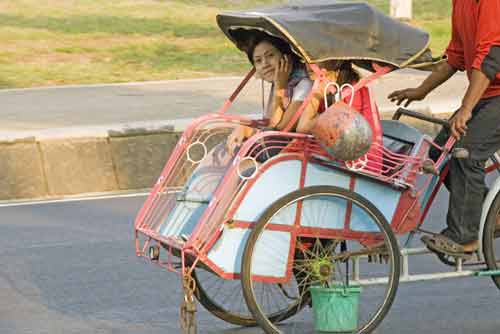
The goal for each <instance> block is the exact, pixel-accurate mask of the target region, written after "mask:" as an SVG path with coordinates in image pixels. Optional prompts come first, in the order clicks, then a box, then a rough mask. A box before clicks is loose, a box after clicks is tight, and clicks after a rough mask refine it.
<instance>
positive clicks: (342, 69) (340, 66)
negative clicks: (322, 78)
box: [328, 60, 360, 86]
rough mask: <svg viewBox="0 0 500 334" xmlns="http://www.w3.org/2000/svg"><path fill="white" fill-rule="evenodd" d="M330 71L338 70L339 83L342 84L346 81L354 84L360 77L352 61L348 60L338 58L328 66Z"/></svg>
mask: <svg viewBox="0 0 500 334" xmlns="http://www.w3.org/2000/svg"><path fill="white" fill-rule="evenodd" d="M328 70H330V71H338V76H337V83H338V84H339V85H340V86H342V85H343V84H345V83H348V84H352V83H355V82H357V81H359V79H360V75H359V73H358V71H356V70H355V69H354V68H352V63H351V62H350V61H346V60H336V61H332V62H331V63H330V66H328Z"/></svg>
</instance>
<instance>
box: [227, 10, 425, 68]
mask: <svg viewBox="0 0 500 334" xmlns="http://www.w3.org/2000/svg"><path fill="white" fill-rule="evenodd" d="M217 23H218V25H219V27H220V28H221V30H222V31H223V32H224V34H225V35H226V36H227V37H228V38H229V39H230V40H231V41H232V42H233V43H234V44H235V45H236V46H237V47H238V48H239V49H241V50H245V47H246V46H247V45H248V41H249V40H250V38H251V36H252V31H255V30H260V31H264V32H266V33H268V34H271V35H273V36H276V37H279V38H282V39H284V40H285V41H287V42H288V43H290V45H291V46H292V48H293V50H294V52H295V53H297V54H298V55H299V56H300V57H301V58H302V59H304V61H305V62H307V63H318V62H322V61H326V60H351V61H353V62H354V63H356V64H357V65H359V66H361V67H364V68H367V69H369V70H372V68H371V62H372V61H375V62H377V63H379V64H382V65H392V66H395V67H397V68H405V67H410V68H423V67H426V66H428V65H431V64H432V63H433V59H432V54H431V52H430V50H429V42H430V37H429V34H428V33H427V32H425V31H423V30H420V29H417V28H415V27H412V26H410V25H408V24H405V23H402V22H399V21H397V20H395V19H392V18H391V17H389V16H387V15H385V14H384V13H382V12H381V11H380V10H378V9H377V8H375V7H373V6H371V5H369V4H367V3H364V2H341V1H307V2H300V3H293V4H286V5H281V6H277V7H270V8H263V9H256V10H249V11H240V12H224V13H221V14H219V15H217Z"/></svg>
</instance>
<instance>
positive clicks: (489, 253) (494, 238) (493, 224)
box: [483, 194, 500, 289]
mask: <svg viewBox="0 0 500 334" xmlns="http://www.w3.org/2000/svg"><path fill="white" fill-rule="evenodd" d="M483 253H484V258H485V260H486V264H487V266H488V270H499V269H500V265H499V264H500V194H498V195H497V196H496V198H495V200H494V201H493V203H492V204H491V207H490V210H489V211H488V215H487V216H486V222H485V225H484V232H483ZM491 278H492V279H493V282H494V283H495V285H496V286H497V287H498V288H499V289H500V276H492V277H491Z"/></svg>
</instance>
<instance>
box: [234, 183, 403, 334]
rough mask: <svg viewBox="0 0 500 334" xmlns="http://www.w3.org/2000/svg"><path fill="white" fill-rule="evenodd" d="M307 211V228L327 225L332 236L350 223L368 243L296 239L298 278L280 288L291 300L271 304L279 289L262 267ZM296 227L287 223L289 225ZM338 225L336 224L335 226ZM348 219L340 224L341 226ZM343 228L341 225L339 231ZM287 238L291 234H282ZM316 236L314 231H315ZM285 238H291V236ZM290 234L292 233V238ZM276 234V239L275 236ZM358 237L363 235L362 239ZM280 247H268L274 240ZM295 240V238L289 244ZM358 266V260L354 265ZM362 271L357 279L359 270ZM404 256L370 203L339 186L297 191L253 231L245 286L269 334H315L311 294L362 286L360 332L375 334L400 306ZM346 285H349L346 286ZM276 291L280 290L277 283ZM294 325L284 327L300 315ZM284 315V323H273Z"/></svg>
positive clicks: (303, 223) (294, 271)
mask: <svg viewBox="0 0 500 334" xmlns="http://www.w3.org/2000/svg"><path fill="white" fill-rule="evenodd" d="M298 210H300V217H301V221H300V224H301V226H302V227H307V226H320V227H323V228H324V230H323V231H326V229H328V230H329V231H330V232H331V231H332V230H331V229H332V226H341V227H340V228H343V226H344V221H345V219H346V216H347V217H350V221H351V224H356V226H358V228H361V227H362V226H364V227H365V229H366V228H367V229H368V230H369V231H370V232H368V233H366V234H365V235H364V236H363V238H364V239H360V238H358V240H353V239H352V238H350V239H349V238H342V237H338V236H337V237H335V235H332V234H330V235H329V236H328V237H325V236H324V235H314V234H313V232H310V235H306V236H301V237H298V238H297V239H296V242H295V249H294V251H293V252H291V254H293V259H292V264H291V266H292V275H291V277H290V278H289V279H288V281H287V282H286V283H283V284H281V285H280V286H282V287H283V288H284V289H286V291H288V293H287V295H286V298H281V299H278V298H271V299H270V298H266V296H265V295H262V293H261V291H263V290H264V291H265V290H266V289H267V290H268V291H269V290H270V287H271V286H272V284H273V283H265V282H264V281H265V279H264V278H262V276H256V274H255V273H257V274H259V275H262V273H261V272H259V270H260V271H262V266H263V265H265V262H266V261H269V259H270V258H272V257H273V255H274V254H276V245H277V244H278V242H279V241H278V239H277V238H279V235H278V234H276V232H277V231H280V229H279V228H278V229H277V228H276V227H277V226H279V225H283V224H286V225H293V224H294V222H295V219H296V217H297V216H298V215H297V212H298ZM287 219H288V220H291V221H288V223H287V222H286V220H287ZM336 219H337V220H339V221H337V222H336V221H335V220H336ZM340 220H341V221H340ZM339 224H340V225H339ZM282 231H284V232H282ZM310 231H313V230H312V229H311V230H310ZM280 233H284V234H283V235H282V236H283V237H284V238H285V240H288V239H286V238H287V237H286V235H285V234H286V233H287V232H286V229H281V231H280ZM288 233H289V234H290V232H288ZM273 234H274V235H273ZM358 236H359V235H358ZM273 237H274V238H275V240H276V241H275V242H269V240H272V238H273ZM288 238H289V239H291V237H290V236H289V237H288ZM355 260H356V261H355ZM353 263H355V264H356V265H355V267H356V268H357V272H356V273H354V271H353V270H352V268H353V267H354V265H353ZM399 273H400V256H399V248H398V245H397V241H396V239H395V237H394V234H393V233H392V231H391V229H390V227H389V225H388V224H387V222H386V220H385V218H384V216H383V215H382V214H381V213H380V211H379V210H378V209H377V208H376V207H374V206H373V205H372V204H371V203H370V202H368V201H367V200H366V199H364V198H363V197H361V196H359V195H357V194H355V193H353V192H351V191H348V190H345V189H341V188H337V187H330V186H317V187H316V186H315V187H309V188H305V189H301V190H298V191H295V192H292V193H290V194H288V195H286V196H284V197H282V198H281V199H279V200H278V201H276V202H275V203H274V204H273V205H271V206H270V207H269V208H268V209H267V210H266V211H265V212H264V214H263V215H262V216H261V218H260V219H259V221H258V222H257V225H256V227H255V228H254V229H253V231H252V233H251V235H250V237H249V239H248V241H247V244H246V247H245V251H244V255H243V264H242V285H243V294H244V297H245V300H246V302H247V305H248V308H249V309H250V311H251V312H252V314H253V315H254V317H255V319H256V320H257V322H258V324H259V325H260V326H261V327H262V328H263V329H264V330H265V332H266V333H314V332H315V329H314V325H313V316H314V315H313V312H312V310H311V307H310V306H312V303H311V295H310V292H309V287H310V286H312V285H318V284H320V285H323V284H325V282H330V283H333V284H346V281H348V284H349V285H361V286H362V292H361V295H360V300H359V305H360V306H359V321H358V327H357V329H356V332H358V333H368V332H371V331H372V330H373V329H375V327H377V326H378V325H379V323H380V322H381V321H382V319H383V318H384V316H385V315H386V313H387V312H388V311H389V308H390V307H391V305H392V302H393V300H394V297H395V294H396V290H397V287H398V283H399ZM346 278H347V279H346ZM274 284H275V283H274ZM304 306H306V307H305V309H304V310H303V312H301V314H300V315H297V316H296V317H294V320H293V321H290V323H287V324H286V325H285V324H279V322H281V321H283V320H285V319H286V318H288V317H291V316H292V315H294V314H296V313H298V311H299V310H301V309H302V308H303V307H304ZM273 310H279V311H280V312H281V314H282V317H275V318H274V319H272V318H270V317H268V316H266V314H273Z"/></svg>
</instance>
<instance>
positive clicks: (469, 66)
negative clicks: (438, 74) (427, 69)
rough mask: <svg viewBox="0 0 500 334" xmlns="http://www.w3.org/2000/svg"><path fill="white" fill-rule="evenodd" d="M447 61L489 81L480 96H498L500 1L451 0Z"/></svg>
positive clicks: (468, 74)
mask: <svg viewBox="0 0 500 334" xmlns="http://www.w3.org/2000/svg"><path fill="white" fill-rule="evenodd" d="M446 55H447V56H448V63H449V64H450V65H451V66H452V67H454V68H456V69H458V70H460V71H464V70H465V71H467V76H468V77H469V79H470V75H471V73H472V70H473V69H476V70H479V71H482V72H483V73H485V74H486V75H487V76H488V78H489V79H490V80H492V81H491V84H490V86H489V87H488V88H487V89H486V91H485V92H484V94H483V96H482V98H487V97H492V96H499V95H500V0H453V15H452V36H451V41H450V44H449V45H448V48H447V50H446Z"/></svg>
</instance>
